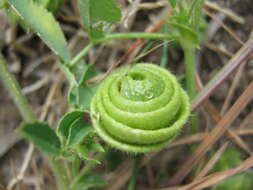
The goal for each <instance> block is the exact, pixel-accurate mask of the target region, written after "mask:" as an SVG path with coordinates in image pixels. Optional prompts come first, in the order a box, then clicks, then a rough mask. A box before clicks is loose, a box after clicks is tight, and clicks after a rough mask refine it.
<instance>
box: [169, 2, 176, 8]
mask: <svg viewBox="0 0 253 190" xmlns="http://www.w3.org/2000/svg"><path fill="white" fill-rule="evenodd" d="M169 3H170V5H171V6H172V7H173V8H175V7H176V5H177V0H169Z"/></svg>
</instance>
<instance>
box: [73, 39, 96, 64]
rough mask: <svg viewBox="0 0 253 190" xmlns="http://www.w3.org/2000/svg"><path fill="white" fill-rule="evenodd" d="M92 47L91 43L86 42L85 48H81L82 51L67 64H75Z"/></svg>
mask: <svg viewBox="0 0 253 190" xmlns="http://www.w3.org/2000/svg"><path fill="white" fill-rule="evenodd" d="M92 47H93V44H88V45H87V46H86V47H85V48H83V50H82V51H80V52H79V53H78V54H77V55H76V56H75V57H74V58H73V59H72V60H71V61H70V63H69V64H68V66H70V67H73V66H74V65H75V64H77V63H78V62H79V61H80V60H81V59H82V58H83V57H84V56H85V55H86V54H87V53H88V51H89V50H90V49H91V48H92Z"/></svg>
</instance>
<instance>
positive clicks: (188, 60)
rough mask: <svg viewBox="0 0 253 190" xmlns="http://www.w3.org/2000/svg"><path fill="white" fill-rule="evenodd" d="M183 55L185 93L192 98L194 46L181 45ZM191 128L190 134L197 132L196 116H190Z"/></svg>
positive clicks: (193, 89)
mask: <svg viewBox="0 0 253 190" xmlns="http://www.w3.org/2000/svg"><path fill="white" fill-rule="evenodd" d="M183 50H184V55H185V60H184V62H185V68H186V71H185V72H186V75H185V76H186V88H187V93H188V95H189V97H190V99H191V100H192V99H193V98H194V97H195V96H196V78H195V77H196V50H195V48H194V47H183ZM190 120H191V130H192V134H195V133H197V132H198V116H197V115H193V116H192V117H191V119H190Z"/></svg>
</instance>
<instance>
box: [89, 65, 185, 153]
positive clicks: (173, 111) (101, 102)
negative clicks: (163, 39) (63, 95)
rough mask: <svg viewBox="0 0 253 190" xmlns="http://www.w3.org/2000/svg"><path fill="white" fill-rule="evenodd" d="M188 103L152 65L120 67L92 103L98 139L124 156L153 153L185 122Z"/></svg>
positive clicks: (173, 81) (176, 85) (168, 75)
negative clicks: (126, 153) (130, 153)
mask: <svg viewBox="0 0 253 190" xmlns="http://www.w3.org/2000/svg"><path fill="white" fill-rule="evenodd" d="M189 112H190V106H189V99H188V96H187V95H186V93H185V92H184V90H183V89H182V88H181V86H180V84H179V83H178V82H177V80H176V78H175V77H174V76H173V75H172V74H171V73H169V72H168V71H167V70H165V69H163V68H160V67H158V66H156V65H153V64H144V63H139V64H136V65H134V66H132V67H123V68H121V69H118V70H116V71H115V72H113V73H112V74H111V75H110V76H108V77H107V78H106V79H105V80H104V81H103V82H102V83H101V85H100V86H99V88H98V91H97V92H96V94H95V96H94V97H93V99H92V103H91V118H92V123H93V126H94V128H95V130H96V131H97V133H98V135H99V136H100V137H101V138H102V139H103V140H104V141H106V142H107V143H108V144H110V145H111V146H113V147H115V148H117V149H120V150H122V151H126V152H134V153H141V152H151V151H156V150H159V149H161V148H163V147H164V146H166V145H167V144H168V143H169V142H171V141H172V140H173V139H174V138H175V137H176V136H177V134H178V133H179V132H180V129H181V128H182V126H183V125H184V124H185V122H186V121H187V118H188V116H189Z"/></svg>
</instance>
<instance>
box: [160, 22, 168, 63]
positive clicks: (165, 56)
mask: <svg viewBox="0 0 253 190" xmlns="http://www.w3.org/2000/svg"><path fill="white" fill-rule="evenodd" d="M168 30H169V27H168V24H165V25H164V26H163V31H164V32H168ZM163 42H164V44H163V52H162V58H161V61H160V66H161V67H164V68H165V67H166V66H167V64H168V49H169V48H168V47H169V46H168V42H169V40H164V41H163Z"/></svg>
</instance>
